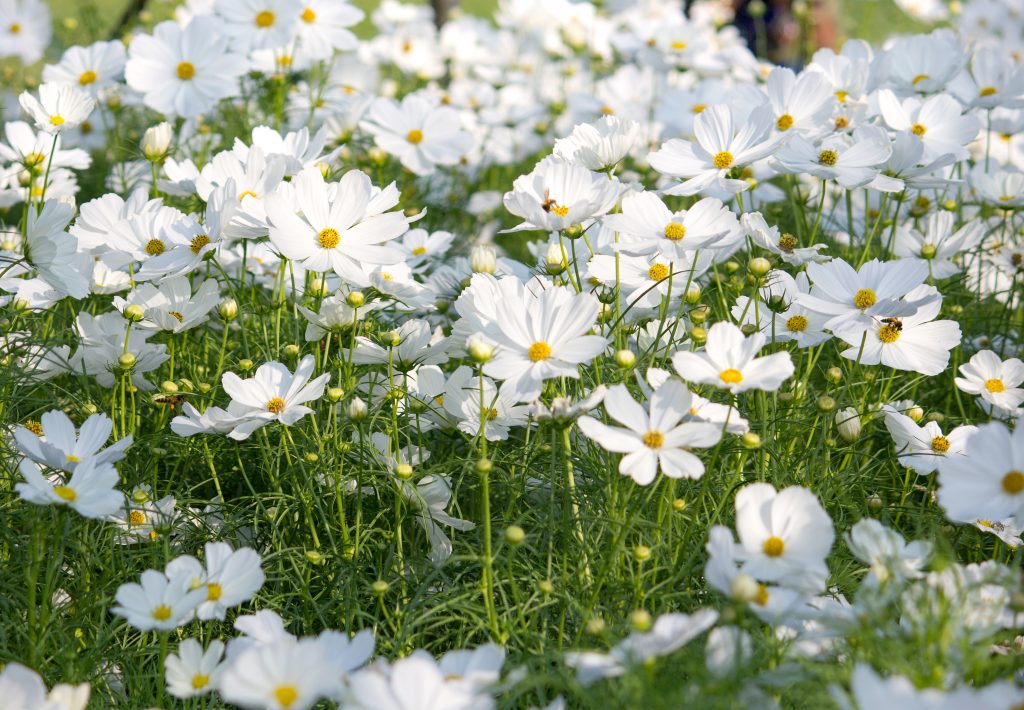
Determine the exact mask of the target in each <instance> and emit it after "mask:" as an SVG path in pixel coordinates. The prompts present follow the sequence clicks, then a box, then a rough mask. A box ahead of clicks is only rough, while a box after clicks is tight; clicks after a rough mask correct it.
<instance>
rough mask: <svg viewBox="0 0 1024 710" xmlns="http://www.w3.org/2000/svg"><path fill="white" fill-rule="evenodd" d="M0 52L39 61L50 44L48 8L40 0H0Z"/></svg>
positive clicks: (27, 63)
mask: <svg viewBox="0 0 1024 710" xmlns="http://www.w3.org/2000/svg"><path fill="white" fill-rule="evenodd" d="M0 17H3V18H4V19H3V24H0V56H4V57H20V58H21V61H22V62H23V63H24V64H26V65H29V64H34V63H35V62H37V61H39V59H40V58H41V57H42V56H43V53H44V52H45V51H46V48H47V47H49V46H50V38H51V37H52V35H53V25H52V20H51V17H50V8H49V7H48V6H47V4H46V3H45V2H42V1H41V0H0Z"/></svg>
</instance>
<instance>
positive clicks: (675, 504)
mask: <svg viewBox="0 0 1024 710" xmlns="http://www.w3.org/2000/svg"><path fill="white" fill-rule="evenodd" d="M672 510H674V511H676V512H677V513H681V512H683V511H684V510H686V501H685V500H683V499H682V498H676V499H675V500H673V501H672Z"/></svg>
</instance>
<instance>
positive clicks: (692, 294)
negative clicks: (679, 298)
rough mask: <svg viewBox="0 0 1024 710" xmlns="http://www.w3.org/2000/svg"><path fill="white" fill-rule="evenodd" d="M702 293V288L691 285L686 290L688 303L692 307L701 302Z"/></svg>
mask: <svg viewBox="0 0 1024 710" xmlns="http://www.w3.org/2000/svg"><path fill="white" fill-rule="evenodd" d="M701 293H702V292H701V290H700V286H697V285H691V286H690V288H688V289H686V302H687V303H689V304H690V305H691V306H692V305H693V304H694V303H697V302H698V301H699V300H700V296H701Z"/></svg>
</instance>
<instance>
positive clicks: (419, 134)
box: [405, 128, 423, 145]
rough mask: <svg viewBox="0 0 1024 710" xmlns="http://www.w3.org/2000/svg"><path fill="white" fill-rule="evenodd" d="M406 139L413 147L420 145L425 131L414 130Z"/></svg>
mask: <svg viewBox="0 0 1024 710" xmlns="http://www.w3.org/2000/svg"><path fill="white" fill-rule="evenodd" d="M405 139H406V140H407V141H409V142H410V143H412V144H413V145H418V144H419V143H420V142H422V140H423V131H421V130H420V129H418V128H414V129H412V130H411V131H409V132H408V133H407V134H406V136H405Z"/></svg>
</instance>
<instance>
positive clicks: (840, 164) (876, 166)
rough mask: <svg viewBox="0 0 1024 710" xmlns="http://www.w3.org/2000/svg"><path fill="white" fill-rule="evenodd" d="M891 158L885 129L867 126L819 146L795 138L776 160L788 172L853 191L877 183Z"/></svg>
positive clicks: (783, 148) (800, 137)
mask: <svg viewBox="0 0 1024 710" xmlns="http://www.w3.org/2000/svg"><path fill="white" fill-rule="evenodd" d="M890 156H892V142H891V141H890V140H889V136H888V134H887V133H886V132H885V130H884V129H882V128H879V127H878V126H871V125H865V126H862V127H861V128H858V129H857V130H856V131H854V132H853V135H852V136H846V135H840V134H833V135H831V136H829V137H827V138H825V139H824V140H823V141H821V143H819V144H815V143H812V142H811V141H810V140H808V139H807V138H805V137H803V136H800V135H795V136H793V137H792V138H791V139H790V140H789V142H787V143H786V145H785V146H783V147H782V148H781V149H780V150H779V152H778V153H776V155H775V159H776V161H777V162H778V164H779V165H780V166H781V167H783V168H784V169H785V170H786V171H787V172H790V173H796V174H801V173H808V174H810V175H814V176H815V177H819V178H821V179H822V180H835V181H836V182H837V183H838V184H839V185H841V186H842V187H844V188H846V189H852V188H855V187H864V186H865V185H867V184H868V183H870V182H871V181H872V180H875V179H876V178H877V177H878V175H879V173H880V171H881V169H882V166H883V165H884V164H885V162H886V161H887V160H889V158H890Z"/></svg>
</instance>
